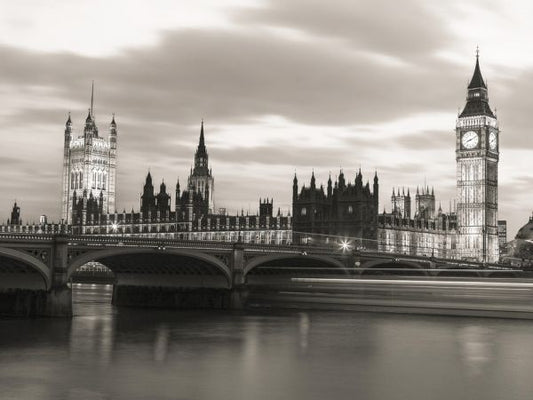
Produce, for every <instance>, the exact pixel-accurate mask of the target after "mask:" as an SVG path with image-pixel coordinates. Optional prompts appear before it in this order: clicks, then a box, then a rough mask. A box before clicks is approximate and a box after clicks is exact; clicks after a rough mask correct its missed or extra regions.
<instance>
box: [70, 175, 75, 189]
mask: <svg viewBox="0 0 533 400" xmlns="http://www.w3.org/2000/svg"><path fill="white" fill-rule="evenodd" d="M70 188H71V189H74V172H71V173H70Z"/></svg>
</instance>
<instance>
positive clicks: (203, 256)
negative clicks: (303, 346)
mask: <svg viewBox="0 0 533 400" xmlns="http://www.w3.org/2000/svg"><path fill="white" fill-rule="evenodd" d="M92 261H96V262H99V263H101V264H103V265H104V266H105V267H107V268H109V269H110V270H111V271H112V272H113V275H114V290H113V303H114V304H115V305H117V306H141V307H142V306H147V307H150V306H151V307H170V308H242V307H244V306H246V305H248V304H249V303H253V302H254V301H256V302H260V301H262V300H261V299H263V300H264V299H265V294H267V297H268V296H269V293H270V294H272V293H273V290H272V289H275V290H274V291H275V292H276V293H285V294H286V293H290V292H291V291H294V292H298V291H300V292H301V290H302V288H304V289H305V290H308V288H309V287H311V286H312V285H315V286H316V287H321V288H322V289H321V292H324V291H327V290H329V289H327V288H324V287H323V285H324V284H325V283H328V282H335V285H336V287H340V286H342V285H345V286H346V283H347V282H348V283H350V284H352V283H358V284H359V287H361V284H363V286H364V284H368V285H366V286H365V287H366V289H365V290H367V291H368V287H370V286H371V284H375V282H376V278H381V277H379V276H378V275H385V276H389V277H390V276H396V277H398V275H400V276H403V277H405V276H409V277H414V278H416V279H422V278H425V279H426V280H427V279H434V278H438V277H449V279H452V278H451V277H457V276H462V277H464V276H472V277H482V278H488V277H492V278H509V277H523V276H524V274H526V276H528V275H527V274H528V272H527V271H524V270H523V269H521V268H513V267H508V266H502V265H498V264H493V265H487V264H480V263H473V262H470V263H467V262H459V261H457V260H443V259H436V258H432V257H429V258H428V257H414V256H406V255H400V254H389V253H378V252H375V251H366V250H355V249H350V248H347V247H346V246H340V245H338V244H336V243H335V244H332V245H331V246H323V247H317V246H308V245H307V246H306V245H266V244H253V243H240V242H236V243H235V242H234V243H226V242H212V241H190V240H176V239H162V238H139V237H137V238H135V237H116V236H95V235H79V236H76V235H68V234H55V235H46V234H4V235H0V314H12V315H13V314H14V315H24V316H28V315H47V316H70V315H72V290H71V280H72V276H73V274H74V273H75V272H76V271H77V270H78V269H79V268H80V267H82V266H83V265H86V264H87V263H89V262H92ZM422 280H423V279H422ZM422 280H421V281H422ZM389 283H390V282H389ZM415 283H416V282H415ZM452 284H453V282H452ZM352 286H353V285H352ZM350 287H351V286H350ZM350 290H352V289H350ZM358 290H361V289H358ZM344 292H346V290H344ZM389 292H390V291H388V292H387V293H389ZM280 298H281V299H285V297H279V296H278V299H280ZM282 301H285V300H282ZM287 301H290V300H287Z"/></svg>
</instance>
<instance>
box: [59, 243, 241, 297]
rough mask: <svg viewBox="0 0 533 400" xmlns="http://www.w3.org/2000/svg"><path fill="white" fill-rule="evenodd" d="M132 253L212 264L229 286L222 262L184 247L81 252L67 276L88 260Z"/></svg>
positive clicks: (227, 271) (228, 278)
mask: <svg viewBox="0 0 533 400" xmlns="http://www.w3.org/2000/svg"><path fill="white" fill-rule="evenodd" d="M132 255H138V256H141V255H151V256H154V257H158V256H176V257H186V258H190V259H194V260H199V261H202V262H204V263H207V264H208V265H211V266H213V267H214V268H216V270H217V271H219V272H221V273H222V275H223V276H224V278H225V279H226V282H227V287H228V288H229V287H231V276H232V274H231V270H230V268H229V267H228V266H227V265H226V264H225V263H224V262H222V261H221V260H220V259H218V258H217V257H215V256H213V255H211V254H206V253H200V252H196V251H191V250H185V249H165V250H157V249H153V248H112V249H104V250H102V249H99V250H93V251H89V252H87V253H84V254H81V255H79V256H77V257H75V258H73V259H72V260H71V261H70V263H69V265H68V268H67V278H68V279H70V277H71V276H72V274H73V273H74V272H75V271H76V269H78V268H79V267H81V266H82V265H84V264H86V263H88V262H90V261H98V262H102V260H104V259H109V258H111V257H120V256H132ZM102 264H104V265H105V266H106V267H108V268H109V269H111V270H112V271H113V268H112V267H110V266H108V265H106V263H105V262H102ZM113 272H115V271H113Z"/></svg>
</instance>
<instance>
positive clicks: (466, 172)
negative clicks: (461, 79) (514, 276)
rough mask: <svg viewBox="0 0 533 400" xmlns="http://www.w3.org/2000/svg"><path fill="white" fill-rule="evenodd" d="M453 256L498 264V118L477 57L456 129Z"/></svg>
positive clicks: (477, 56)
mask: <svg viewBox="0 0 533 400" xmlns="http://www.w3.org/2000/svg"><path fill="white" fill-rule="evenodd" d="M455 131H456V151H455V154H456V161H457V229H458V243H457V258H459V259H465V260H475V261H482V262H497V261H498V258H499V250H498V159H499V134H500V130H499V128H498V120H497V118H496V115H495V114H494V113H493V112H492V110H491V109H490V106H489V98H488V91H487V85H486V84H485V82H484V80H483V76H482V75H481V70H480V68H479V52H478V54H477V55H476V67H475V69H474V75H473V76H472V80H471V81H470V84H469V85H468V94H467V97H466V105H465V108H464V109H463V112H462V113H461V114H460V115H459V118H458V119H457V125H456V130H455Z"/></svg>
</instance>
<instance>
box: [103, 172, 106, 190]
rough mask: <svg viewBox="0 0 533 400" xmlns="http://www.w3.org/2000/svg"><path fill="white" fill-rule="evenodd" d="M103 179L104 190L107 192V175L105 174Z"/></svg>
mask: <svg viewBox="0 0 533 400" xmlns="http://www.w3.org/2000/svg"><path fill="white" fill-rule="evenodd" d="M103 177H104V178H103V179H102V189H104V190H106V189H105V183H106V180H107V175H106V174H105V173H104V175H103Z"/></svg>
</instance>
